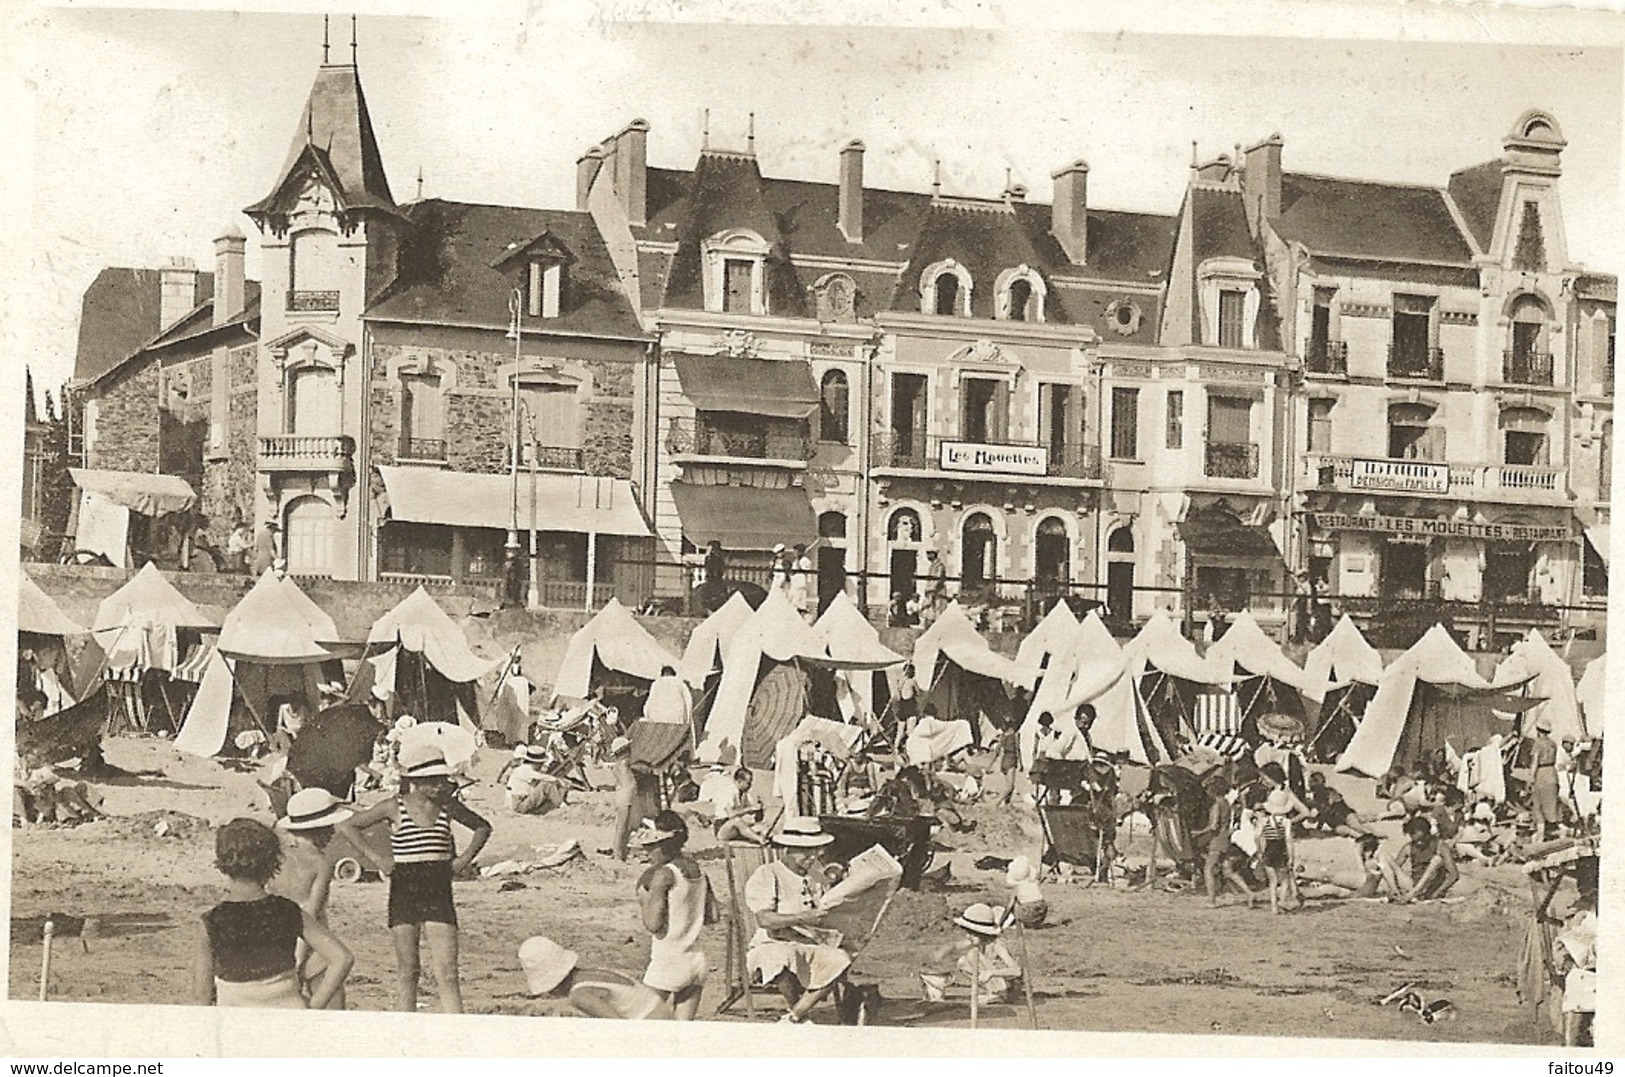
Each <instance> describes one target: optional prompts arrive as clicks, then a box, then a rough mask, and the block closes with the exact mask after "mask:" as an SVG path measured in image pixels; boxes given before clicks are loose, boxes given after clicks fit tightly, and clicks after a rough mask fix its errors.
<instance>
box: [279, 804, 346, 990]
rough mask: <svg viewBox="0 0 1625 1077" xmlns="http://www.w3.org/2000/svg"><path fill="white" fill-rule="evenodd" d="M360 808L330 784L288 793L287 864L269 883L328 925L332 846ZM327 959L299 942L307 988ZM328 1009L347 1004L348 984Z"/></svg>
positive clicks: (282, 828) (284, 823) (282, 824)
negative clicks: (347, 802) (337, 831)
mask: <svg viewBox="0 0 1625 1077" xmlns="http://www.w3.org/2000/svg"><path fill="white" fill-rule="evenodd" d="M353 814H355V813H354V812H352V811H351V810H350V809H349V808H348V807H346V806H345V805H344V804H342V803H340V802H339V799H338V798H337V797H335V796H334V795H333V794H332V793H330V792H328V791H327V790H326V789H322V788H320V787H319V786H313V787H311V788H309V789H301V790H299V792H297V793H295V794H294V795H293V796H291V797H289V798H288V805H287V807H286V808H285V809H284V810H283V815H282V818H280V819H278V820H277V830H278V832H279V834H280V836H281V839H282V866H281V867H280V868H279V869H278V870H277V873H276V875H275V876H274V877H272V879H271V881H270V883H269V884H267V886H266V889H267V890H269V891H270V892H271V893H273V894H280V895H281V896H283V897H285V898H288V899H289V900H290V901H293V902H296V903H297V904H298V905H299V907H300V908H301V909H303V910H304V911H305V914H306V915H307V916H309V917H310V918H311V919H312V920H315V921H316V922H317V923H319V924H321V925H322V926H323V927H327V926H328V925H327V896H328V888H329V886H330V884H331V883H332V881H333V870H332V868H331V866H330V864H329V857H328V854H327V849H328V846H329V844H330V843H331V842H332V840H333V835H334V829H333V828H334V826H336V825H337V824H338V823H341V822H344V821H345V820H347V819H349V818H350V817H351V816H352V815H353ZM325 968H326V962H325V961H323V960H322V958H321V957H320V955H316V954H312V953H311V952H310V949H309V947H307V946H304V945H303V944H301V946H300V948H299V976H300V979H301V981H302V982H303V983H304V984H305V985H306V993H307V994H309V993H310V987H311V985H313V984H314V983H316V982H318V981H319V980H320V978H321V974H322V971H323V970H324V969H325ZM326 1008H327V1009H330V1010H342V1009H344V988H343V986H340V987H339V989H338V992H337V993H336V994H334V996H333V998H332V1000H331V1001H329V1002H328V1004H327V1007H326Z"/></svg>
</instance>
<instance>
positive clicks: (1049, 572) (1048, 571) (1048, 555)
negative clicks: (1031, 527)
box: [1033, 516, 1072, 586]
mask: <svg viewBox="0 0 1625 1077" xmlns="http://www.w3.org/2000/svg"><path fill="white" fill-rule="evenodd" d="M1033 576H1034V577H1035V578H1036V579H1037V581H1038V583H1039V584H1041V585H1043V584H1048V585H1050V586H1056V585H1061V586H1064V585H1065V584H1066V583H1068V582H1069V581H1070V580H1071V579H1072V540H1071V537H1070V536H1068V535H1067V531H1066V521H1065V520H1063V519H1061V518H1060V517H1059V516H1046V517H1045V518H1044V519H1042V520H1040V521H1038V529H1037V531H1036V532H1035V533H1034V535H1033Z"/></svg>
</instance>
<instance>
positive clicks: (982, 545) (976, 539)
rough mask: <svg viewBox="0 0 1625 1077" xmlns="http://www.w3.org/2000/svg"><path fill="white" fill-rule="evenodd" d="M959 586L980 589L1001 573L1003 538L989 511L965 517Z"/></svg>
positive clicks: (962, 588) (961, 589)
mask: <svg viewBox="0 0 1625 1077" xmlns="http://www.w3.org/2000/svg"><path fill="white" fill-rule="evenodd" d="M959 550H960V554H959V589H960V591H962V592H965V591H980V590H982V589H983V588H986V587H988V586H990V585H991V584H992V581H993V580H994V579H995V578H997V576H998V574H999V538H998V534H997V533H996V532H995V531H994V530H993V519H992V517H990V516H988V514H987V513H985V512H973V513H971V514H970V515H969V516H967V517H965V523H964V525H963V526H962V527H961V528H960V545H959Z"/></svg>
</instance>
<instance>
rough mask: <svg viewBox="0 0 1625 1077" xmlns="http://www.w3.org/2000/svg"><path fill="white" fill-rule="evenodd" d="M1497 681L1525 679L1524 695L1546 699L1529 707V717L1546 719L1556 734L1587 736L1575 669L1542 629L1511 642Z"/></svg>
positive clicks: (1500, 666) (1502, 682) (1577, 738)
mask: <svg viewBox="0 0 1625 1077" xmlns="http://www.w3.org/2000/svg"><path fill="white" fill-rule="evenodd" d="M1495 680H1496V682H1497V683H1499V684H1507V683H1511V682H1515V681H1526V682H1527V683H1526V684H1525V685H1524V694H1525V695H1527V696H1532V697H1535V698H1538V699H1541V700H1544V702H1542V703H1541V704H1539V705H1538V706H1536V707H1533V708H1531V709H1530V710H1529V712H1528V715H1529V720H1530V721H1533V720H1536V719H1540V718H1544V719H1546V720H1547V721H1548V722H1550V723H1551V724H1552V736H1553V737H1555V738H1557V739H1558V740H1562V739H1563V738H1564V737H1573V738H1574V739H1575V740H1579V739H1581V738H1583V737H1584V736H1585V732H1586V731H1585V722H1584V721H1583V720H1582V718H1581V716H1580V701H1579V697H1578V695H1577V693H1576V692H1575V687H1574V670H1573V669H1571V668H1570V667H1569V664H1568V663H1567V662H1565V661H1564V660H1563V657H1562V656H1561V655H1559V654H1558V653H1557V652H1556V651H1554V650H1552V648H1551V645H1550V644H1549V643H1547V642H1546V637H1545V636H1542V635H1541V634H1540V630H1539V629H1535V628H1531V629H1530V630H1529V634H1528V635H1527V636H1525V637H1524V638H1523V639H1521V640H1519V641H1518V642H1517V643H1514V644H1513V645H1512V650H1511V652H1510V653H1509V654H1508V655H1507V656H1506V657H1505V658H1503V659H1502V660H1501V662H1500V664H1499V665H1497V666H1496V667H1495ZM1527 727H1528V725H1527V723H1526V724H1525V728H1527Z"/></svg>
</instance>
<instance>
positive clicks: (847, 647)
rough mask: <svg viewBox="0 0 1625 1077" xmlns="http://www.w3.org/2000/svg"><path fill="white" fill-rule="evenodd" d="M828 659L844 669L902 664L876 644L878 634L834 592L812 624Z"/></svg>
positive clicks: (849, 601) (853, 606)
mask: <svg viewBox="0 0 1625 1077" xmlns="http://www.w3.org/2000/svg"><path fill="white" fill-rule="evenodd" d="M813 635H814V636H816V637H818V639H819V641H820V642H822V643H823V644H824V647H825V649H826V650H827V651H828V652H829V656H830V657H831V658H833V659H835V660H836V661H837V662H840V663H842V664H843V665H845V666H847V667H848V668H853V669H857V668H867V669H882V668H884V667H886V666H895V665H900V664H902V663H903V662H904V661H906V660H905V659H904V658H903V656H902V655H900V654H898V653H897V652H896V651H894V650H892V649H891V648H890V647H887V646H886V645H885V644H884V643H881V642H880V633H879V632H878V631H876V630H875V626H874V625H872V624H870V623H869V621H868V619H867V618H865V617H864V616H863V613H862V611H861V610H859V609H858V604H857V603H856V602H853V601H852V598H851V596H849V595H848V594H847V593H846V592H845V591H841V592H839V593H837V594H836V595H835V597H834V599H832V600H831V601H830V604H829V607H828V608H827V609H825V610H824V612H823V613H822V614H821V615H820V616H819V618H818V620H817V621H816V622H815V623H814V624H813Z"/></svg>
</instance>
